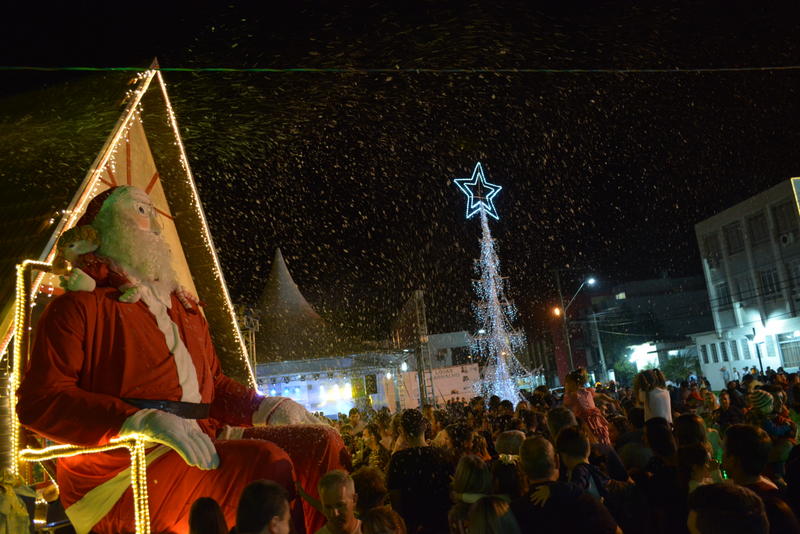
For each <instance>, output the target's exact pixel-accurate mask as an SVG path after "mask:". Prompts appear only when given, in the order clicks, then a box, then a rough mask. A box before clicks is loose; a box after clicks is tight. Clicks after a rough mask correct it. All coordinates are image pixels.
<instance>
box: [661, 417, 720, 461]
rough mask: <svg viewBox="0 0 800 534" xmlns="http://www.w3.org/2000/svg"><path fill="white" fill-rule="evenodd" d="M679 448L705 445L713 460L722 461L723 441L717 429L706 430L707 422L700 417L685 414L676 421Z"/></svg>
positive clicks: (675, 432) (676, 439)
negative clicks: (697, 444) (696, 444)
mask: <svg viewBox="0 0 800 534" xmlns="http://www.w3.org/2000/svg"><path fill="white" fill-rule="evenodd" d="M673 434H674V435H675V442H676V444H677V446H678V447H683V446H686V445H692V444H695V443H699V444H700V445H703V446H704V447H705V448H706V449H707V450H708V453H709V454H710V455H711V457H712V458H714V459H715V460H717V459H720V460H721V459H722V443H721V442H722V440H721V438H720V436H719V432H717V431H716V429H713V428H712V429H708V428H706V424H705V421H704V420H703V418H702V417H700V416H699V415H695V414H691V413H685V414H682V415H680V416H678V418H677V419H675V427H674V429H673Z"/></svg>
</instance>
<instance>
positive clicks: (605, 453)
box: [547, 406, 628, 481]
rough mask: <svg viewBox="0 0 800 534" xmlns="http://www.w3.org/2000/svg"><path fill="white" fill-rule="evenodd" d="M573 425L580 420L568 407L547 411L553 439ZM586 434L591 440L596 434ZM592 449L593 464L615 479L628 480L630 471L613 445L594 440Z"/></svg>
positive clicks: (548, 424) (591, 460)
mask: <svg viewBox="0 0 800 534" xmlns="http://www.w3.org/2000/svg"><path fill="white" fill-rule="evenodd" d="M571 426H578V420H577V419H576V418H575V414H574V413H572V411H571V410H569V409H568V408H565V407H563V406H557V407H555V408H553V409H551V410H550V411H549V412H547V429H548V432H549V436H550V440H551V441H553V442H555V440H556V438H557V436H558V433H559V432H560V431H561V430H562V429H564V428H567V427H571ZM586 435H587V437H588V438H589V439H590V440H592V439H594V434H590V433H588V432H587V434H586ZM591 449H592V451H591V456H590V457H589V461H590V462H591V463H592V464H594V465H597V466H598V467H600V468H601V469H604V470H605V472H606V473H607V474H608V476H609V477H611V478H612V479H614V480H619V481H625V480H628V472H627V471H626V470H625V466H624V465H623V463H622V460H621V459H620V457H619V455H618V454H617V452H616V451H615V450H614V448H613V447H612V446H611V445H606V444H604V443H598V442H593V443H592V444H591Z"/></svg>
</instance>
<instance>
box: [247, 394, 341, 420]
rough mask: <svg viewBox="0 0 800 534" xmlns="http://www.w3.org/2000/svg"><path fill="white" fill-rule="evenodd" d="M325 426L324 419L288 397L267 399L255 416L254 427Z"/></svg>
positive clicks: (262, 402) (263, 401) (260, 405)
mask: <svg viewBox="0 0 800 534" xmlns="http://www.w3.org/2000/svg"><path fill="white" fill-rule="evenodd" d="M324 424H325V422H324V421H323V420H322V419H320V418H319V417H317V416H315V415H312V414H310V413H308V410H306V409H305V408H303V406H302V405H300V404H298V403H296V402H295V401H293V400H292V399H290V398H288V397H265V398H264V400H262V401H261V404H259V406H258V410H256V411H255V413H254V414H253V426H267V425H270V426H277V425H324Z"/></svg>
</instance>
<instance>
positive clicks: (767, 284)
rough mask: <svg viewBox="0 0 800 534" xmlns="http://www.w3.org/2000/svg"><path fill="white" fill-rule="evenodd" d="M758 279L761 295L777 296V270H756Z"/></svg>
mask: <svg viewBox="0 0 800 534" xmlns="http://www.w3.org/2000/svg"><path fill="white" fill-rule="evenodd" d="M758 281H759V285H760V286H761V287H760V289H761V295H762V296H763V297H777V296H778V290H779V285H778V271H776V270H775V269H770V270H768V271H758Z"/></svg>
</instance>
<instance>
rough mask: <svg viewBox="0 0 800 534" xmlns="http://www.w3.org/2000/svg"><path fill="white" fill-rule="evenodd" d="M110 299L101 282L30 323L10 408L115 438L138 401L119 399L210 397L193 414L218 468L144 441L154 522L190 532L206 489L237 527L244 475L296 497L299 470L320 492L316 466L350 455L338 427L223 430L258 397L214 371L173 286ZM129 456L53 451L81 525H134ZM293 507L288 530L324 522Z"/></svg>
mask: <svg viewBox="0 0 800 534" xmlns="http://www.w3.org/2000/svg"><path fill="white" fill-rule="evenodd" d="M118 297H119V292H118V291H117V290H116V289H113V288H97V289H95V290H94V291H92V292H70V293H67V294H65V295H63V296H61V297H58V298H56V299H54V300H53V301H52V302H51V303H50V305H49V306H48V308H47V309H46V310H45V312H44V313H43V314H42V317H41V319H40V320H39V322H38V325H37V331H36V335H35V342H34V346H33V351H32V355H31V359H30V362H29V365H28V369H27V371H26V373H25V377H24V379H23V381H22V385H21V387H20V389H19V391H18V404H17V413H18V415H19V418H20V421H21V422H22V424H23V425H24V426H26V427H28V428H30V429H32V430H34V431H35V432H37V433H39V434H41V435H43V436H46V437H47V438H50V439H52V440H55V441H58V442H64V443H73V444H78V445H84V446H92V445H99V444H103V443H106V442H108V441H109V440H110V439H111V438H113V437H115V436H117V435H118V434H119V432H120V428H121V427H122V425H123V423H124V422H125V421H126V420H128V419H129V417H130V416H132V415H133V414H135V413H137V412H138V411H139V408H137V407H135V406H133V405H131V404H129V403H127V402H125V401H124V400H123V399H157V400H166V401H185V400H186V399H187V398H188V399H189V400H190V401H191V402H192V403H198V404H210V414H209V417H207V418H204V419H201V420H198V424H199V426H200V428H201V429H202V430H203V431H204V432H205V433H206V434H208V435H209V436H211V437H212V438H215V441H214V446H215V448H216V450H217V453H218V454H219V460H220V462H219V467H218V468H216V469H212V470H201V469H198V468H197V467H190V466H188V465H186V463H185V462H184V460H183V459H182V458H181V457H180V456H179V455H178V453H176V451H174V450H172V449H170V448H168V447H166V446H164V445H154V446H153V447H150V448H148V468H147V473H148V479H147V482H148V492H149V496H150V517H151V521H152V530H153V532H155V533H158V532H188V515H189V510H190V507H191V505H192V502H193V501H194V500H195V499H196V498H198V497H203V496H208V497H213V498H214V499H215V500H216V501H217V502H218V503H219V504H220V505H221V506H222V510H223V512H224V514H225V517H226V519H227V521H228V525H229V526H233V525H234V523H235V517H236V505H237V503H238V500H239V495H240V493H241V491H242V489H243V488H244V486H246V485H247V484H248V483H249V482H250V481H252V480H257V479H271V480H275V481H277V482H278V483H280V484H281V485H283V486H284V487H285V488H286V489H287V490H288V491H289V492H290V494H292V495H294V486H293V483H294V481H295V480H297V481H299V482H300V483H301V484H302V486H303V487H304V488H305V490H306V491H307V492H309V493H310V494H312V495H315V496H316V495H317V491H316V486H317V481H318V479H319V478H320V477H321V475H322V474H324V473H325V472H327V471H329V470H331V469H337V468H342V467H344V466H346V464H347V463H348V462H349V457H348V456H347V452H346V450H345V448H344V445H343V443H342V440H341V438H340V436H339V435H338V434H337V433H336V432H335V431H334V430H333V429H332V428H330V427H327V426H324V425H306V426H300V425H291V426H267V427H265V428H248V429H247V430H246V431H244V432H242V431H241V430H240V431H239V432H238V434H237V433H235V432H234V433H233V435H239V436H242V437H247V438H258V439H228V440H225V439H219V438H220V436H221V432H222V429H223V427H224V426H225V425H231V426H233V427H251V426H252V420H253V414H254V413H255V412H256V411H257V410H259V406H260V405H261V403H262V398H261V397H260V396H258V395H257V393H256V392H254V391H252V390H249V389H247V388H246V387H244V386H242V385H241V384H239V383H237V382H235V381H233V380H231V379H230V378H228V377H226V376H225V375H223V374H222V371H221V370H220V367H219V362H218V360H217V357H216V354H215V352H214V347H213V346H212V342H211V337H210V335H209V332H208V326H207V323H206V321H205V319H204V317H203V315H202V313H200V311H199V309H197V307H196V306H194V305H192V306H193V307H192V308H191V309H188V310H187V309H186V308H185V307H184V306H183V305H182V304H181V303H180V302H179V300H178V298H177V297H176V296H175V295H174V294H173V295H172V296H171V302H164V301H163V298H162V303H163V304H164V306H163V308H162V309H163V313H161V314H160V316H158V314H156V313H154V310H155V308H154V302H155V301H156V300H158V299H157V298H154V296H153V294H152V293H148V292H147V290H146V288H145V295H144V298H143V299H142V300H141V301H139V302H137V303H134V304H130V303H123V302H119V300H118ZM173 325H174V326H173ZM170 328H171V329H172V330H171V331H170ZM176 334H177V337H176ZM181 342H182V343H181ZM187 392H188V393H187ZM267 422H268V421H267ZM230 434H231V433H228V435H230ZM129 464H130V455H129V453H128V451H127V450H126V449H119V450H116V451H111V452H107V453H97V454H88V455H80V456H74V457H71V458H65V459H61V460H59V462H58V470H57V479H58V480H57V481H58V484H59V486H60V489H61V500H62V502H63V504H64V506H65V508H66V510H67V514H68V516H69V517H70V519H71V521H72V522H73V524H74V525H75V526H76V530H77V531H78V532H88V530H89V529H91V530H92V531H93V532H98V533H106V532H108V533H112V532H113V533H120V532H133V529H134V528H133V524H134V514H133V501H132V495H131V493H132V492H131V489H130V482H129V480H130V479H129V471H128V468H129ZM303 511H305V513H303ZM293 514H294V516H295V526H296V528H297V529H299V530H301V531H302V530H305V531H306V532H308V533H309V534H311V533H313V532H314V531H315V530H316V529H317V528H319V527H320V526H321V525H322V524H323V522H324V518H323V517H322V516H321V515H320V514H319V513H317V512H315V511H313V510H312V509H311V508H310V507H309V506H308V505H305V504H300V502H299V499H297V501H296V502H295V504H294V505H293ZM302 515H304V516H305V520H303V517H301V516H302Z"/></svg>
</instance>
